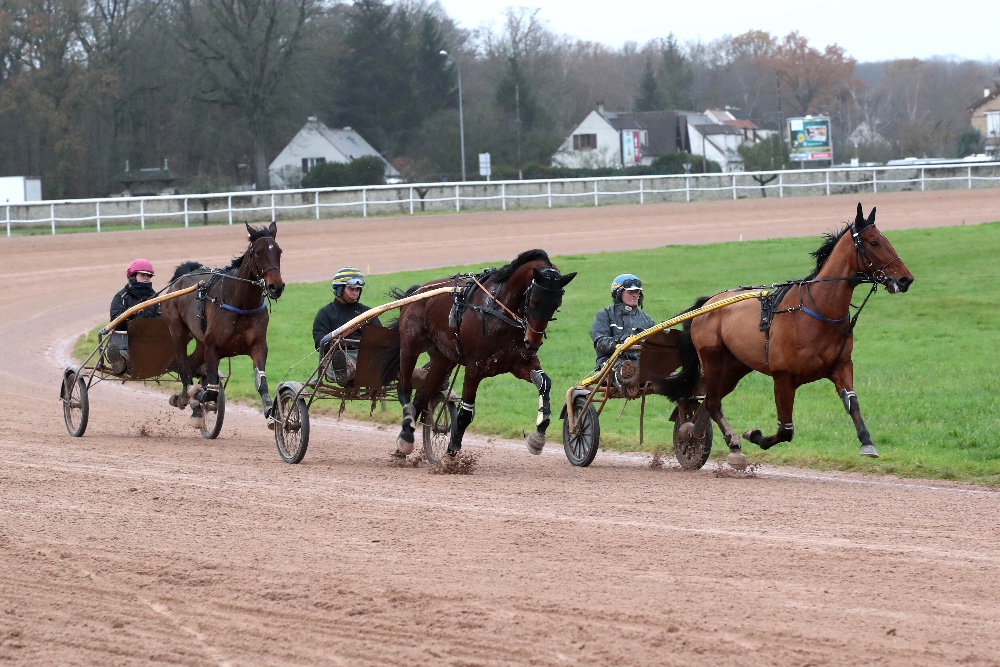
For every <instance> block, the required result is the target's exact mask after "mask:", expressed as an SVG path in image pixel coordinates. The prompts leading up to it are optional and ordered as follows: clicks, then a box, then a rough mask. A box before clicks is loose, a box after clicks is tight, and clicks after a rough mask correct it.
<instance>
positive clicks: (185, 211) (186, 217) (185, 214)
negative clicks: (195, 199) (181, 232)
mask: <svg viewBox="0 0 1000 667" xmlns="http://www.w3.org/2000/svg"><path fill="white" fill-rule="evenodd" d="M184 226H185V227H187V226H188V199H187V197H185V198H184Z"/></svg>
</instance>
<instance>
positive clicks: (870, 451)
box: [861, 445, 878, 459]
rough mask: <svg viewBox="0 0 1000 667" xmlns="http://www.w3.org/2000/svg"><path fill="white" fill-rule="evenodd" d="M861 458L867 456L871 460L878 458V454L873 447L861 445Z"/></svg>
mask: <svg viewBox="0 0 1000 667" xmlns="http://www.w3.org/2000/svg"><path fill="white" fill-rule="evenodd" d="M861 456H867V457H868V458H871V459H877V458H878V452H877V451H876V450H875V445H861Z"/></svg>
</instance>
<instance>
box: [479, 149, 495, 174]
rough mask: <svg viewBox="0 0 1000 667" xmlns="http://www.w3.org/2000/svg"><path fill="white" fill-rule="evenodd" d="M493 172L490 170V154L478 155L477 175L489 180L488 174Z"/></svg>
mask: <svg viewBox="0 0 1000 667" xmlns="http://www.w3.org/2000/svg"><path fill="white" fill-rule="evenodd" d="M492 173H493V170H492V169H491V168H490V154H489V153H480V154H479V175H480V176H485V177H486V180H490V174H492Z"/></svg>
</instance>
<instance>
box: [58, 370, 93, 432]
mask: <svg viewBox="0 0 1000 667" xmlns="http://www.w3.org/2000/svg"><path fill="white" fill-rule="evenodd" d="M60 394H61V396H62V404H63V421H65V422H66V430H67V431H69V434H70V435H71V436H73V437H74V438H79V437H80V436H81V435H83V433H84V431H86V430H87V419H88V418H89V417H90V400H89V398H88V397H87V383H86V382H84V380H83V378H82V377H80V376H79V374H78V373H77V372H76V371H70V372H68V373H66V375H65V376H63V387H62V391H61V392H60Z"/></svg>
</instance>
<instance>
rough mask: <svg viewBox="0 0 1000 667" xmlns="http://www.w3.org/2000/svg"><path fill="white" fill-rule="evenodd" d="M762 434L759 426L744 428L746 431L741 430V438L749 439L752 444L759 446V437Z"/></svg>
mask: <svg viewBox="0 0 1000 667" xmlns="http://www.w3.org/2000/svg"><path fill="white" fill-rule="evenodd" d="M762 435H763V433H761V432H760V429H759V428H752V429H748V430H746V431H744V432H743V439H744V440H749V441H750V442H752V443H753V444H755V445H758V446H759V445H760V441H761V439H762V438H761V436H762Z"/></svg>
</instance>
